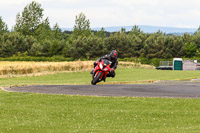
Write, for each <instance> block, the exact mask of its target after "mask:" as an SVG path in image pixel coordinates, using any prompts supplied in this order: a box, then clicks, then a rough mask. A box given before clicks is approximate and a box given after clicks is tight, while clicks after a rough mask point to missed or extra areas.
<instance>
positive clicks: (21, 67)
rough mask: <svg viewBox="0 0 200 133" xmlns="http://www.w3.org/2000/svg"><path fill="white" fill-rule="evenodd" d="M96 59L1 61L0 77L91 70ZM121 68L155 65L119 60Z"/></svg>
mask: <svg viewBox="0 0 200 133" xmlns="http://www.w3.org/2000/svg"><path fill="white" fill-rule="evenodd" d="M93 62H94V61H73V62H22V61H21V62H20V61H16V62H11V61H0V78H6V77H16V76H18V77H19V76H33V75H34V76H35V75H46V74H52V73H56V72H63V71H65V72H66V71H67V72H72V71H73V72H77V71H89V70H91V69H92V68H93ZM118 67H119V68H148V69H152V68H154V67H153V66H150V65H142V64H139V63H133V62H119V65H118Z"/></svg>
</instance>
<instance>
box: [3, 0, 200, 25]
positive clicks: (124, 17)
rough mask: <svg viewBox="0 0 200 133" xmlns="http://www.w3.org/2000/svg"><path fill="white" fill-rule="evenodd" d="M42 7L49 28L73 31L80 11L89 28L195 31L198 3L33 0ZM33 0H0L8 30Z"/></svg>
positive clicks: (192, 0)
mask: <svg viewBox="0 0 200 133" xmlns="http://www.w3.org/2000/svg"><path fill="white" fill-rule="evenodd" d="M35 1H36V2H38V3H40V4H41V5H42V8H43V9H44V15H45V17H47V16H48V17H49V20H50V23H51V26H52V25H54V24H55V23H58V25H59V26H60V27H62V28H73V26H74V23H75V16H76V15H78V14H79V13H81V12H83V13H84V14H85V15H86V17H87V19H89V20H90V23H91V24H90V26H91V27H93V28H94V27H108V26H132V25H151V26H165V27H182V28H198V27H199V26H200V0H35ZM31 2H32V0H0V16H1V17H2V18H3V21H4V22H6V24H7V25H8V27H9V29H11V28H12V26H14V25H15V18H16V14H17V13H18V12H20V13H21V12H22V11H23V9H24V7H25V6H26V5H27V4H30V3H31Z"/></svg>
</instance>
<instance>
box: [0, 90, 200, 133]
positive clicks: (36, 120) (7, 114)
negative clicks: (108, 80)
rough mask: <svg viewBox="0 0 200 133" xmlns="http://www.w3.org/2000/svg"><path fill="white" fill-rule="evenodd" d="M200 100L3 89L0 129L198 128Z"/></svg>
mask: <svg viewBox="0 0 200 133" xmlns="http://www.w3.org/2000/svg"><path fill="white" fill-rule="evenodd" d="M199 104H200V100H199V99H178V98H177V99H170V98H130V97H118V98H117V97H89V96H67V95H48V94H31V93H15V92H5V91H0V132H1V133H7V132H8V133H9V132H10V133H13V132H14V133H27V132H29V133H32V132H33V133H34V132H41V133H44V132H48V133H49V132H52V133H62V132H65V133H66V132H80V133H82V132H99V133H117V132H119V133H131V132H170V133H171V132H174V133H177V132H180V133H181V132H199V131H200V124H199V123H200V111H199V110H200V106H199Z"/></svg>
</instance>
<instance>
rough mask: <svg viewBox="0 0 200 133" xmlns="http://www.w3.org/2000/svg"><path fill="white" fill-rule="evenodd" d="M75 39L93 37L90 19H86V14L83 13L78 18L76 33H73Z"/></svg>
mask: <svg viewBox="0 0 200 133" xmlns="http://www.w3.org/2000/svg"><path fill="white" fill-rule="evenodd" d="M72 34H73V35H74V37H75V38H77V37H78V36H82V37H84V36H89V35H91V29H90V21H89V19H86V16H85V14H83V13H82V12H81V13H80V14H79V15H78V16H76V20H75V25H74V31H73V33H72Z"/></svg>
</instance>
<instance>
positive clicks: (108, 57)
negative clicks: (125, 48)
mask: <svg viewBox="0 0 200 133" xmlns="http://www.w3.org/2000/svg"><path fill="white" fill-rule="evenodd" d="M117 56H118V52H117V51H116V50H112V51H111V52H110V54H107V55H104V56H102V57H100V58H99V59H97V61H96V62H94V68H95V67H96V65H97V62H99V61H101V60H102V59H106V60H109V61H111V62H112V63H111V65H110V72H109V74H108V75H107V77H112V78H114V77H115V69H117V64H118V60H117ZM93 71H94V69H93V70H92V71H91V72H90V74H93Z"/></svg>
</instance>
